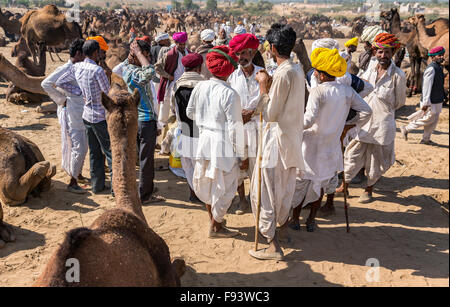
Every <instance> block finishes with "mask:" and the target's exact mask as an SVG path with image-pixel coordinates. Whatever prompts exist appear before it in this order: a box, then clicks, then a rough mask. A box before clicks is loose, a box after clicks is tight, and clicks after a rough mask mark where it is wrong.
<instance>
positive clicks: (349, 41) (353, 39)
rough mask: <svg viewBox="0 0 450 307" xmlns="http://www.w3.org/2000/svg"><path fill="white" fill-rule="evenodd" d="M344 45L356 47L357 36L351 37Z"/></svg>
mask: <svg viewBox="0 0 450 307" xmlns="http://www.w3.org/2000/svg"><path fill="white" fill-rule="evenodd" d="M344 46H345V47H347V48H348V47H350V46H355V47H358V38H357V37H353V38H352V39H350V40H348V41H347V42H346V43H345V45H344Z"/></svg>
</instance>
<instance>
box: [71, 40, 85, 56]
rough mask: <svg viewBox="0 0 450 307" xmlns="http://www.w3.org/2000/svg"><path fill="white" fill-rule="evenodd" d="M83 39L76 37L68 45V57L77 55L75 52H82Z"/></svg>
mask: <svg viewBox="0 0 450 307" xmlns="http://www.w3.org/2000/svg"><path fill="white" fill-rule="evenodd" d="M83 45H84V39H81V38H77V39H76V40H74V41H73V42H72V43H71V44H70V47H69V53H70V57H71V58H73V57H75V56H76V55H77V52H78V51H79V52H81V53H82V52H83Z"/></svg>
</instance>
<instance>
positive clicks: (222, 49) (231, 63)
mask: <svg viewBox="0 0 450 307" xmlns="http://www.w3.org/2000/svg"><path fill="white" fill-rule="evenodd" d="M237 61H238V59H237V57H236V56H235V55H234V53H233V52H232V51H231V49H230V48H228V47H227V46H225V45H224V46H216V47H214V48H213V49H209V51H208V54H207V55H206V66H207V67H208V69H209V71H210V72H211V73H212V74H213V75H214V76H216V77H228V76H229V75H231V74H232V73H233V71H234V70H235V69H236V68H237V63H236V62H237Z"/></svg>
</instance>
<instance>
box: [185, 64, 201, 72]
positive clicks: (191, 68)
mask: <svg viewBox="0 0 450 307" xmlns="http://www.w3.org/2000/svg"><path fill="white" fill-rule="evenodd" d="M198 67H202V65H198V66H195V67H185V68H184V71H194V70H195V69H196V68H198Z"/></svg>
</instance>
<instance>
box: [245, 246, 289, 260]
mask: <svg viewBox="0 0 450 307" xmlns="http://www.w3.org/2000/svg"><path fill="white" fill-rule="evenodd" d="M248 253H249V254H250V256H252V257H253V258H256V259H259V260H283V259H284V255H283V252H274V253H268V252H267V248H264V249H260V250H258V251H255V250H253V249H251V250H249V251H248Z"/></svg>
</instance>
